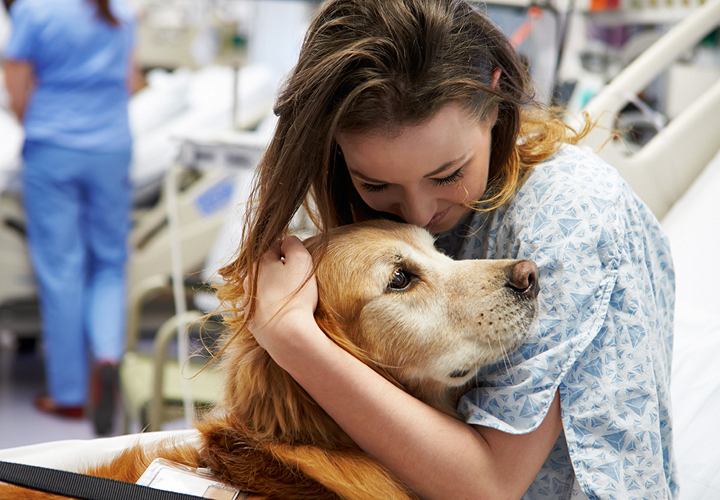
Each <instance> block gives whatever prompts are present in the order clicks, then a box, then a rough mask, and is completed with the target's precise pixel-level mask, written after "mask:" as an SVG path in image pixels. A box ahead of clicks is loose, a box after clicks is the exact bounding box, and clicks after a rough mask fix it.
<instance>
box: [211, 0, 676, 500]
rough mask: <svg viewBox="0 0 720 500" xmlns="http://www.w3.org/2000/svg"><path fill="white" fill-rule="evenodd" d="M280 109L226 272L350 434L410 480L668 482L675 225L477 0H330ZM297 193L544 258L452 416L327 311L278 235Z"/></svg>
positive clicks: (351, 217) (539, 486) (573, 484)
mask: <svg viewBox="0 0 720 500" xmlns="http://www.w3.org/2000/svg"><path fill="white" fill-rule="evenodd" d="M276 113H277V114H278V116H279V123H278V127H277V130H276V133H275V136H274V138H273V141H272V143H271V145H270V147H269V149H268V151H267V153H266V155H265V157H264V159H263V160H262V162H261V165H260V167H259V177H258V184H257V186H256V191H255V197H254V201H255V203H253V204H252V207H251V209H250V211H249V212H248V218H247V221H246V227H245V234H244V243H243V245H242V248H241V249H240V255H239V257H238V259H237V260H236V261H235V262H234V263H232V264H231V265H229V266H227V267H226V268H225V269H224V270H223V274H224V276H225V278H226V280H227V285H226V287H225V288H224V290H222V294H223V297H224V299H225V300H226V301H227V302H228V304H229V305H230V306H233V305H234V306H235V307H238V308H243V307H244V317H245V319H246V320H247V321H248V328H249V329H250V331H251V332H252V333H253V334H254V335H255V337H256V338H257V340H258V342H259V343H260V345H262V346H263V347H264V348H265V349H266V350H267V351H268V352H269V353H270V354H271V355H272V357H273V358H274V359H275V361H277V363H278V364H279V365H280V366H282V367H283V368H284V369H286V370H287V371H288V372H289V373H290V374H291V375H292V376H293V377H294V378H295V379H296V380H297V381H298V382H299V383H300V384H301V385H302V386H303V387H304V388H305V389H306V390H307V391H308V393H309V394H310V395H311V396H312V397H313V398H314V399H315V400H316V401H317V402H318V403H319V404H320V405H321V406H322V407H323V408H324V409H325V410H326V411H327V413H328V414H329V415H330V416H331V417H332V418H333V419H335V420H336V421H337V422H338V424H339V425H340V426H341V427H342V428H343V429H344V430H345V431H346V432H347V433H348V434H349V435H350V436H351V437H352V438H353V439H354V440H355V442H356V443H357V444H358V445H359V446H360V447H361V448H362V449H363V450H365V451H366V452H368V453H370V454H371V455H373V456H375V457H377V458H378V459H379V460H380V461H381V462H383V463H384V464H385V465H386V466H387V467H388V468H390V469H391V470H392V471H393V472H394V473H395V474H396V475H397V476H398V477H399V478H400V479H401V480H403V481H404V482H405V483H406V484H407V485H408V486H409V487H410V488H412V489H413V490H414V491H416V492H417V493H418V495H419V496H421V497H423V498H493V499H496V498H521V497H523V495H524V498H532V499H542V498H548V499H549V498H552V499H558V498H583V497H585V496H587V497H589V498H626V499H627V498H671V497H674V496H676V495H677V491H678V488H677V485H676V482H675V478H676V474H675V468H674V462H673V454H672V440H671V428H672V426H671V420H670V407H669V391H668V385H669V370H670V356H671V345H672V308H673V302H674V295H673V293H674V291H673V290H674V287H673V271H672V263H671V260H670V256H669V250H668V243H667V241H666V239H665V237H664V235H663V233H662V231H661V229H660V227H659V225H658V222H657V220H656V219H655V218H654V217H653V216H652V214H651V213H650V212H649V211H648V209H647V208H646V207H645V206H644V205H643V204H642V202H641V201H640V200H639V199H638V198H637V197H636V196H635V195H634V194H633V193H632V192H631V190H630V189H629V187H628V186H627V185H626V184H625V183H624V182H623V181H622V179H621V178H620V177H619V176H618V174H617V173H616V172H615V171H614V170H613V169H612V168H610V167H609V166H608V165H606V164H605V163H603V162H602V161H601V160H600V159H599V158H598V157H596V156H594V155H593V154H592V153H590V152H587V151H585V150H583V149H581V148H579V147H577V146H573V145H572V144H573V143H574V142H577V140H578V139H579V138H581V136H582V132H581V133H579V134H576V133H574V132H573V131H571V130H569V129H568V128H567V127H565V126H564V125H563V124H562V122H561V121H559V120H558V119H557V117H556V116H555V115H553V114H552V113H550V112H549V111H545V110H543V109H541V107H540V106H538V105H536V103H535V102H533V99H532V93H531V88H530V85H529V83H528V79H527V74H526V71H525V68H524V67H523V65H522V63H521V62H520V60H519V58H518V55H517V54H516V52H515V51H514V50H513V48H512V47H511V46H510V44H509V43H508V41H507V39H506V38H505V37H504V36H503V34H502V33H500V31H499V30H498V29H497V28H496V27H495V26H493V24H492V23H491V22H490V21H488V19H487V18H486V17H485V16H484V15H483V14H481V13H479V12H477V11H476V10H474V9H473V8H472V7H471V6H470V5H468V4H467V3H466V2H464V1H460V0H404V1H399V0H397V1H396V0H330V1H329V2H327V3H326V4H325V5H324V6H323V7H322V9H321V10H320V12H319V13H318V15H317V17H316V18H315V20H314V22H313V23H312V25H311V27H310V29H309V32H308V34H307V37H306V39H305V43H304V46H303V49H302V51H301V54H300V59H299V62H298V64H297V67H296V68H295V70H294V71H293V73H292V74H291V75H290V77H289V79H288V81H287V83H286V87H285V88H284V91H283V92H282V94H281V95H280V98H279V102H278V105H277V108H276ZM308 201H310V202H308ZM303 203H305V204H306V206H307V207H313V208H314V211H313V214H314V217H315V220H316V223H317V225H318V228H319V230H320V232H321V233H322V234H326V231H327V230H328V229H330V228H333V227H336V226H339V225H343V224H349V223H352V222H356V221H361V220H366V219H371V218H378V217H380V218H390V219H395V220H400V221H405V222H407V223H410V224H415V225H418V226H422V227H425V228H427V229H428V230H429V231H431V232H432V233H435V234H436V235H437V238H438V239H437V244H438V246H439V247H440V248H442V249H443V250H444V251H445V252H446V253H448V254H450V255H452V256H453V257H455V258H460V259H463V258H519V259H532V260H534V261H535V262H536V263H537V264H538V268H539V280H540V284H541V291H540V295H539V317H538V320H537V321H536V323H535V325H534V326H533V329H532V330H531V332H530V334H529V336H528V338H527V339H526V341H525V343H524V345H523V346H521V347H520V348H519V349H518V350H517V351H516V352H514V353H511V354H510V355H509V362H508V363H503V364H502V365H498V366H486V367H482V368H481V369H480V371H479V377H478V380H479V385H478V387H477V388H476V389H475V390H473V391H472V392H470V393H469V394H467V395H466V396H465V397H464V398H463V399H462V400H461V402H460V405H459V408H458V411H459V414H460V415H461V416H462V418H463V420H464V422H461V421H459V420H455V419H453V418H450V417H447V416H445V415H442V414H440V413H439V412H437V411H435V410H434V409H432V408H429V407H427V406H426V405H425V404H423V403H422V402H420V401H418V400H415V399H414V398H412V397H411V396H409V395H408V394H406V393H404V392H403V391H401V390H399V389H397V388H395V387H394V386H393V385H391V384H390V383H388V382H387V381H385V380H384V379H383V378H382V377H380V376H379V375H377V374H376V373H375V372H374V371H372V370H371V369H370V368H368V367H367V366H365V365H364V364H363V363H362V362H360V361H358V360H356V359H355V358H353V357H352V356H350V355H349V354H347V353H346V352H345V351H343V350H342V349H340V348H339V347H338V346H336V345H335V344H333V343H332V342H331V341H330V340H329V339H328V338H326V337H325V336H324V335H323V334H322V332H321V331H320V330H319V328H318V327H317V325H316V323H315V321H314V319H313V310H314V308H315V305H316V303H317V288H316V284H315V281H314V279H313V278H312V270H313V265H314V263H313V262H312V260H311V258H310V256H309V255H308V253H307V252H306V251H305V250H304V248H303V246H302V245H301V243H300V242H299V241H298V240H297V239H296V238H294V237H287V238H285V239H281V238H283V236H284V235H285V234H286V230H287V227H288V224H289V222H290V220H291V218H292V216H293V214H295V212H296V211H297V210H298V208H299V207H300V206H301V205H302V204H303ZM308 277H309V278H308ZM243 288H244V289H245V290H246V291H247V297H250V299H249V300H248V302H247V303H246V304H245V303H244V302H243V300H244V297H243V296H242V295H241V294H242V290H243Z"/></svg>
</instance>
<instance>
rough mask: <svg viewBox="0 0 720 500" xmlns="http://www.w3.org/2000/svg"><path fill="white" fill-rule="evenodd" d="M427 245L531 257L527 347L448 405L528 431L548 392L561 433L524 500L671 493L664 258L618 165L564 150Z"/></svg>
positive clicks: (660, 237) (453, 251)
mask: <svg viewBox="0 0 720 500" xmlns="http://www.w3.org/2000/svg"><path fill="white" fill-rule="evenodd" d="M437 245H438V247H439V248H441V249H443V250H444V251H445V252H446V253H448V254H449V255H452V256H453V257H455V258H459V259H471V258H473V259H476V258H493V259H501V258H518V259H530V260H533V261H535V262H536V263H537V265H538V269H539V281H540V287H541V288H540V293H539V296H538V317H537V320H536V321H535V323H534V325H533V326H532V328H531V330H530V332H529V334H528V336H527V338H526V339H525V342H524V344H523V345H522V346H521V347H520V348H519V349H517V350H516V351H515V352H513V353H511V354H510V355H509V357H508V359H507V360H505V361H502V362H499V363H497V364H495V365H492V366H487V367H483V368H482V369H481V370H480V372H479V376H478V385H477V388H476V389H474V390H473V391H471V392H470V393H468V394H466V395H465V396H464V397H463V398H462V399H461V401H460V404H459V408H458V410H459V412H460V414H461V415H462V416H463V417H464V418H465V419H466V421H467V422H468V423H471V424H478V425H484V426H489V427H493V428H496V429H500V430H502V431H505V432H508V433H512V434H519V433H526V432H530V431H532V430H534V429H536V428H537V427H538V425H539V424H540V423H541V422H542V420H543V419H544V417H545V415H546V414H547V411H548V409H549V406H550V403H551V402H552V400H553V397H554V395H555V393H556V391H557V389H558V388H559V390H560V398H561V406H562V422H563V432H562V433H561V435H560V438H559V439H558V441H557V443H556V445H555V447H554V449H553V450H552V451H551V453H550V456H549V457H548V459H547V460H546V462H545V463H544V465H543V466H542V469H541V470H540V472H539V474H538V475H537V477H536V478H535V480H534V482H533V483H532V485H531V486H530V488H529V489H528V491H527V492H526V494H525V497H524V498H527V499H559V498H584V496H587V497H588V498H590V499H595V498H598V499H634V498H638V499H639V498H643V499H656V498H657V499H664V498H675V497H677V494H678V485H677V483H676V470H675V465H674V460H673V451H672V432H671V431H672V424H671V411H670V400H669V398H670V391H669V384H670V364H671V352H672V334H673V326H672V325H673V306H674V273H673V266H672V260H671V256H670V250H669V245H668V241H667V239H666V237H665V236H664V233H663V231H662V229H661V228H660V225H659V223H658V221H657V220H656V219H655V217H654V216H653V215H652V213H651V212H650V211H649V209H648V208H647V207H646V206H645V205H644V204H642V202H640V201H639V199H638V198H637V196H636V195H635V194H634V193H633V192H632V191H631V190H630V188H629V187H628V186H627V184H625V182H624V181H623V180H622V179H621V178H620V176H619V175H618V173H617V172H616V171H615V170H614V169H612V168H611V167H609V166H608V165H607V164H606V163H604V162H603V161H602V160H601V159H599V158H598V157H597V156H595V155H594V154H592V153H590V152H588V151H585V150H584V149H582V148H579V147H576V146H567V147H565V148H564V149H563V150H561V151H560V152H558V153H557V154H556V155H555V156H554V157H552V158H551V159H550V160H548V161H546V162H544V163H541V164H539V165H537V166H535V167H534V169H533V170H532V172H531V174H530V176H529V177H528V179H527V180H526V182H525V183H524V184H523V185H522V186H521V188H520V189H519V191H518V192H517V194H516V196H515V197H514V198H513V199H512V200H511V202H510V203H508V204H506V205H505V206H503V207H501V208H500V209H498V210H496V211H493V212H490V213H489V214H487V213H481V212H478V213H474V214H472V215H471V216H470V217H468V218H467V219H466V220H464V221H463V222H461V223H460V224H458V225H457V226H456V227H455V228H454V229H453V230H452V231H449V232H448V233H445V234H443V235H440V236H439V238H438V242H437Z"/></svg>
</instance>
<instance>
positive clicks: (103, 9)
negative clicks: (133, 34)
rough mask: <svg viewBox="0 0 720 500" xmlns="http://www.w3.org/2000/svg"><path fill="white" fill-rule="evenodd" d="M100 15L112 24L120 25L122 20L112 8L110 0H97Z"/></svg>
mask: <svg viewBox="0 0 720 500" xmlns="http://www.w3.org/2000/svg"><path fill="white" fill-rule="evenodd" d="M95 3H96V4H97V8H98V14H99V15H100V17H101V18H102V19H103V21H105V22H106V23H108V24H109V25H110V26H119V25H120V21H118V19H117V17H115V15H114V14H113V13H112V11H111V10H110V0H95Z"/></svg>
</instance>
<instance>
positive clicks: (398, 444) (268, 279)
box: [249, 238, 562, 499]
mask: <svg viewBox="0 0 720 500" xmlns="http://www.w3.org/2000/svg"><path fill="white" fill-rule="evenodd" d="M281 256H282V257H284V259H283V260H281ZM311 269H312V261H311V257H310V255H309V254H308V253H307V252H306V251H305V248H304V247H303V246H302V244H301V243H300V242H299V240H297V239H296V238H288V239H286V240H284V242H283V243H282V246H280V245H279V244H278V245H277V246H276V247H275V248H273V249H272V250H271V251H270V252H268V253H267V254H265V255H264V256H263V258H262V259H261V261H260V263H259V269H258V271H259V277H258V279H259V282H258V290H259V298H258V314H257V316H256V317H255V318H254V320H253V321H252V322H251V324H250V325H249V326H250V329H251V331H252V332H253V334H255V336H256V338H258V342H260V344H261V345H262V346H263V347H264V348H265V349H266V350H267V351H268V352H269V353H270V354H271V356H272V357H273V359H274V360H275V361H276V362H277V363H278V364H279V365H280V366H282V367H283V368H284V369H285V370H287V371H288V372H289V373H290V374H291V375H292V376H293V377H294V378H295V380H297V382H298V383H299V384H300V385H301V386H303V388H304V389H305V390H306V391H307V392H308V393H309V394H310V395H311V396H312V397H313V398H314V399H315V400H316V401H317V402H318V403H319V404H320V405H321V406H322V407H323V409H324V410H325V411H326V412H327V413H328V414H329V415H330V416H331V417H332V418H333V419H334V420H335V421H336V422H337V423H338V424H339V425H340V426H341V427H342V428H343V429H344V430H345V431H346V432H347V433H348V434H349V435H350V437H352V438H353V440H355V442H356V443H357V444H358V445H359V446H360V447H361V448H362V449H363V450H365V451H366V452H367V453H369V454H371V455H373V456H375V457H376V458H378V459H379V460H380V461H381V462H382V463H383V464H385V465H386V466H387V467H388V468H389V469H390V470H392V471H393V472H394V473H395V474H396V476H397V477H398V478H399V479H401V480H402V481H403V482H404V483H405V484H407V485H408V486H409V487H410V488H411V489H412V490H413V491H415V492H416V493H417V494H419V495H420V496H421V497H423V498H438V499H447V498H493V499H500V498H520V497H521V496H522V495H523V493H524V492H525V491H526V490H527V488H528V487H529V485H530V483H531V482H532V480H533V479H534V478H535V476H536V475H537V472H538V471H539V470H540V467H541V466H542V464H543V462H544V461H545V459H546V458H547V456H548V454H549V453H550V450H551V449H552V447H553V445H554V443H555V441H556V440H557V438H558V436H559V434H560V431H561V428H562V423H561V419H560V400H559V397H558V396H557V395H556V397H555V400H554V401H553V403H552V406H551V408H550V411H549V413H548V415H547V417H546V418H545V420H544V422H543V423H542V424H541V425H540V427H539V428H538V429H537V430H535V431H533V432H531V433H528V434H523V435H511V434H507V433H504V432H500V431H497V430H494V429H490V428H487V427H480V426H470V425H467V424H465V423H463V422H460V421H458V420H456V419H454V418H452V417H449V416H448V415H445V414H444V413H442V412H439V411H437V410H435V409H434V408H432V407H430V406H428V405H426V404H425V403H423V402H421V401H419V400H418V399H415V398H414V397H412V396H410V395H409V394H407V393H405V392H403V391H402V390H400V389H398V388H397V387H395V386H394V385H392V384H391V383H390V382H388V381H387V380H385V379H384V378H383V377H381V376H380V375H378V374H377V373H376V372H375V371H373V370H372V369H370V368H369V367H367V366H366V365H365V364H363V363H362V362H361V361H359V360H357V359H356V358H354V357H353V356H351V355H350V354H348V353H347V352H345V351H344V350H342V349H341V348H340V347H338V346H337V345H336V344H335V343H333V342H332V341H331V340H330V339H328V338H327V337H326V336H325V335H324V334H323V333H322V331H321V330H320V329H319V328H318V326H317V324H316V323H315V320H314V318H313V316H312V314H313V310H314V308H315V304H316V303H317V288H316V285H315V282H314V280H311V281H309V282H308V284H307V285H306V286H305V287H304V288H303V289H302V290H301V292H300V293H298V294H297V295H295V296H293V297H292V298H291V299H290V300H289V301H288V302H287V306H286V307H285V308H282V309H281V306H282V305H283V304H285V301H286V300H287V297H288V296H290V295H291V294H292V292H293V291H294V290H295V289H297V287H298V286H299V285H300V284H301V283H302V282H303V280H304V279H305V278H306V277H307V276H308V274H309V272H310V270H311ZM278 311H279V312H278Z"/></svg>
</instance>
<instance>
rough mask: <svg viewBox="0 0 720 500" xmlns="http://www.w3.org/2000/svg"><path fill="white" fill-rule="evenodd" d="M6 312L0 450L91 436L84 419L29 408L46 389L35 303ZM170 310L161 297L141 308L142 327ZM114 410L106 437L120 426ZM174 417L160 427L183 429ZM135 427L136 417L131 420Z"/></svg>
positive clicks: (1, 321)
mask: <svg viewBox="0 0 720 500" xmlns="http://www.w3.org/2000/svg"><path fill="white" fill-rule="evenodd" d="M15 309H16V310H15V311H11V313H12V314H10V313H8V311H7V310H3V311H0V449H6V448H14V447H17V446H25V445H31V444H37V443H43V442H48V441H57V440H65V439H92V438H95V437H97V436H95V433H94V431H93V426H92V423H91V422H90V421H89V420H72V419H64V418H61V417H55V416H50V415H46V414H43V413H40V412H39V411H37V410H36V409H35V408H34V407H33V400H34V399H35V397H36V396H37V395H38V394H40V393H42V392H43V391H44V390H45V380H44V373H43V361H42V346H41V341H40V331H39V330H40V326H39V325H40V322H39V318H38V317H37V308H36V307H34V306H33V304H23V305H21V307H17V308H15ZM171 314H172V303H171V302H170V301H168V300H164V299H163V298H161V299H159V300H158V301H156V303H155V304H154V305H152V307H151V309H150V311H144V313H143V332H145V331H150V332H152V331H153V329H154V328H156V327H157V326H159V324H160V323H161V322H162V321H163V320H164V319H165V318H166V317H169V316H170V315H171ZM119 410H120V411H118V412H117V413H116V418H115V425H114V429H113V432H112V433H111V434H110V436H113V435H119V434H120V433H121V431H122V427H123V426H122V414H121V410H122V409H121V408H119ZM185 427H186V425H185V422H184V421H183V420H179V421H176V422H170V423H168V424H166V425H165V426H164V427H163V428H164V429H168V430H169V429H183V428H185ZM130 430H131V432H139V431H140V424H139V422H134V423H133V424H132V425H131V429H130Z"/></svg>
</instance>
